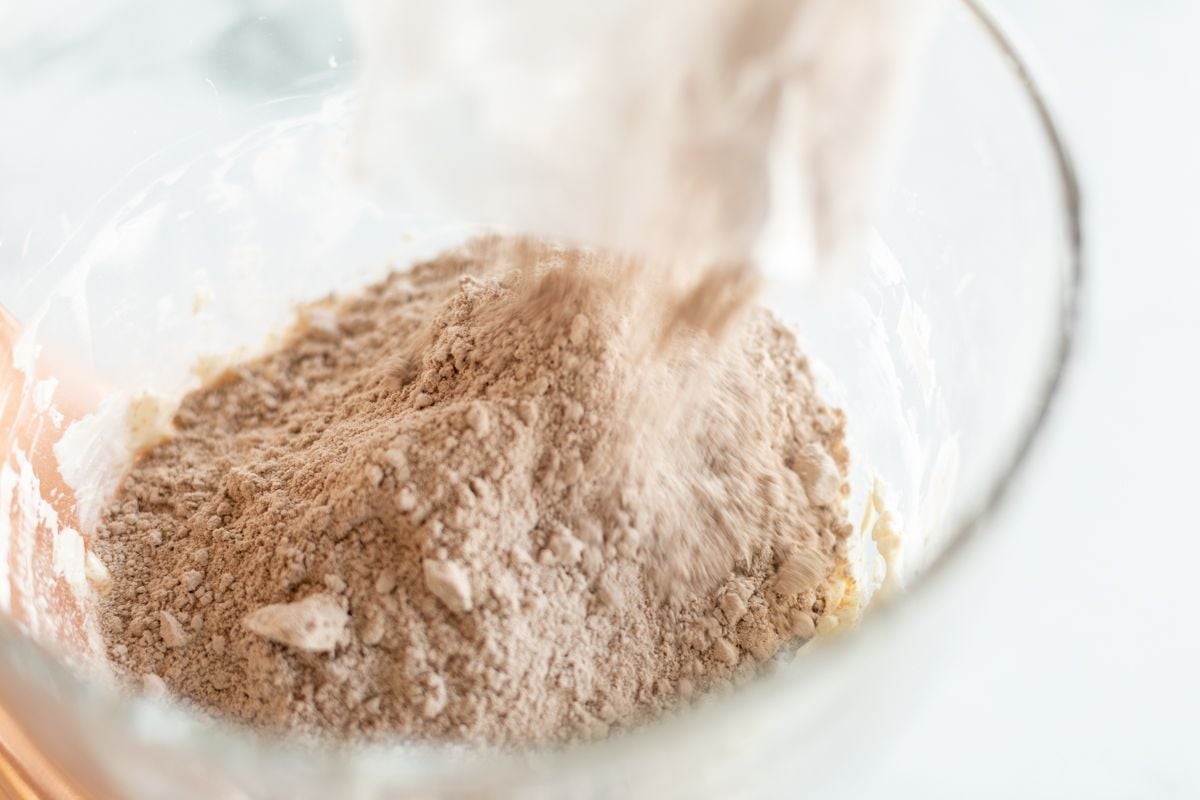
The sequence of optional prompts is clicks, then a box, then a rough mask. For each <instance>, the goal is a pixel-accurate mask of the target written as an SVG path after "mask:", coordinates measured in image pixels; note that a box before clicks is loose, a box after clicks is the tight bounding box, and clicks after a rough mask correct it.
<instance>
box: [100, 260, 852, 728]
mask: <svg viewBox="0 0 1200 800" xmlns="http://www.w3.org/2000/svg"><path fill="white" fill-rule="evenodd" d="M630 269H631V267H630V265H629V264H628V263H624V262H621V261H620V260H618V259H612V258H605V257H601V256H598V255H595V254H590V253H584V252H577V251H567V250H561V249H556V248H553V247H550V246H547V245H541V244H535V243H530V242H511V241H504V240H496V239H487V240H479V241H476V242H473V243H471V244H469V245H467V246H465V247H463V248H462V249H460V250H456V251H453V252H449V253H447V254H445V255H443V256H441V257H439V258H437V259H435V260H433V261H431V262H428V263H423V264H419V265H417V266H415V267H414V268H412V269H411V270H409V271H405V272H397V273H394V274H392V275H391V276H389V277H388V278H387V279H386V280H384V281H382V282H381V283H378V284H376V285H373V286H371V287H369V288H367V289H366V290H364V291H362V292H361V293H359V294H357V295H355V296H353V297H350V298H348V299H344V300H341V301H337V302H334V301H329V302H326V303H322V304H318V305H315V306H312V307H310V308H308V309H306V310H305V311H304V312H303V313H302V317H301V322H300V324H299V325H298V326H297V328H296V330H295V331H294V332H293V333H292V334H291V336H290V338H289V339H288V340H287V342H286V343H285V344H284V345H283V346H282V347H281V348H279V349H278V350H277V351H276V352H273V353H271V354H269V355H267V356H265V357H262V358H259V359H258V360H255V361H252V362H249V363H245V364H242V365H240V366H237V367H236V368H233V369H231V370H230V371H228V372H227V374H226V375H224V376H223V377H222V379H221V380H219V381H218V382H216V383H215V384H213V385H210V386H208V387H206V388H203V389H201V390H198V391H196V392H193V393H192V394H190V395H189V396H187V397H186V398H185V399H184V401H183V403H182V405H181V407H180V409H179V411H178V414H177V416H176V418H175V425H176V428H177V435H176V436H174V438H172V439H171V440H170V441H168V442H166V443H164V444H161V445H159V446H157V447H155V448H153V449H151V450H149V451H148V452H146V453H144V454H143V455H142V457H141V458H140V459H139V460H138V462H137V463H136V465H135V466H134V468H133V470H132V472H131V474H130V475H129V476H128V478H127V479H126V480H125V481H124V483H123V485H122V486H121V488H120V490H119V493H118V496H117V497H116V498H115V499H114V500H113V501H112V503H111V504H110V506H109V508H108V509H107V511H106V513H105V515H104V517H103V521H102V523H101V526H100V528H99V530H98V535H97V538H96V544H95V549H96V552H97V554H98V555H99V556H100V557H101V559H102V560H103V561H104V562H105V564H106V565H107V566H108V568H109V570H110V572H111V573H112V584H111V588H110V589H109V591H108V593H107V594H106V595H105V596H104V598H103V599H102V604H103V614H102V625H103V629H104V634H105V637H106V640H107V643H108V648H109V655H110V657H111V659H112V661H113V662H114V663H115V664H116V665H117V666H118V668H119V669H120V670H121V671H123V672H126V673H128V674H129V675H131V676H132V677H134V678H140V679H141V680H143V681H144V682H146V683H147V684H151V685H154V686H161V684H165V686H166V688H167V689H169V691H170V692H171V693H172V694H173V695H175V696H177V697H179V698H181V699H184V700H186V701H190V702H193V703H195V704H197V705H199V706H201V707H203V708H205V709H208V710H210V711H212V712H214V713H216V714H218V715H221V716H224V717H228V718H233V719H236V720H240V721H244V722H247V723H251V724H254V725H259V726H263V727H266V728H269V729H290V730H293V731H298V732H302V733H313V734H334V735H346V736H351V737H357V738H361V737H368V738H378V737H382V736H399V737H403V738H407V739H414V740H426V741H460V742H470V743H483V744H495V745H522V744H535V743H553V742H564V741H570V740H575V739H580V738H588V737H595V736H600V735H603V734H604V733H606V732H607V731H609V730H611V729H613V728H619V727H622V726H627V725H630V724H633V723H636V722H638V721H640V720H643V719H645V718H648V717H650V716H653V715H654V714H657V713H659V712H661V711H663V710H664V709H667V708H669V707H671V706H673V705H675V704H677V703H679V702H680V701H681V700H683V699H686V698H688V697H691V696H692V695H694V694H697V693H701V692H706V691H709V690H712V689H714V688H719V687H722V686H724V685H727V684H728V682H729V681H731V680H733V679H735V678H739V677H742V676H745V675H747V674H751V673H753V672H754V671H756V670H757V669H758V667H759V665H761V664H763V663H765V662H767V661H769V660H770V659H771V658H772V657H773V656H774V655H775V654H776V653H777V652H778V651H779V650H780V649H781V648H783V647H785V646H787V645H789V644H790V643H795V642H799V641H803V640H805V639H807V638H809V637H811V636H812V635H813V633H814V630H815V628H816V626H818V625H821V626H822V627H823V626H825V625H830V624H833V622H834V621H835V617H834V612H835V611H836V609H837V607H838V605H839V603H841V602H842V598H843V594H844V591H845V588H846V586H847V580H848V579H847V578H846V577H845V575H844V573H843V567H844V564H845V551H846V542H847V538H848V536H849V534H850V531H851V526H850V525H848V524H847V521H846V517H845V511H844V508H843V505H844V495H845V491H846V490H845V488H844V479H845V471H846V463H847V453H846V450H845V446H844V443H843V417H842V415H841V413H840V412H839V411H837V410H836V409H832V408H829V407H827V406H826V405H824V404H823V403H822V401H821V399H820V398H819V397H818V396H817V395H816V393H815V391H814V388H813V383H812V379H811V375H810V372H809V369H808V365H807V362H806V360H805V358H804V356H803V355H802V354H801V353H800V352H799V350H798V349H797V345H796V341H795V339H794V338H793V336H792V334H791V333H790V332H789V331H788V330H787V329H786V328H785V327H784V326H783V325H782V324H781V323H780V322H779V321H778V320H777V319H775V318H774V317H773V316H772V315H771V314H770V313H768V312H767V311H765V310H763V309H761V308H750V309H748V310H745V311H744V312H742V314H741V316H740V317H739V319H738V321H737V322H735V323H734V324H732V326H731V329H732V330H731V332H730V333H728V334H727V335H726V336H724V337H723V338H722V339H721V340H720V341H718V340H717V339H716V338H715V337H713V336H711V335H709V334H708V333H706V332H705V331H702V330H693V329H686V328H684V329H677V327H676V326H675V325H674V323H672V322H670V321H669V319H668V318H669V317H671V315H669V314H666V313H665V312H664V311H663V310H662V309H664V308H665V307H666V306H665V305H664V304H662V303H660V302H659V300H660V299H661V298H658V297H656V296H655V295H654V294H653V293H647V292H645V291H643V290H640V289H635V288H633V287H634V286H635V285H636V284H637V282H636V281H631V280H630ZM675 319H677V315H676V317H675ZM160 682H161V683H160Z"/></svg>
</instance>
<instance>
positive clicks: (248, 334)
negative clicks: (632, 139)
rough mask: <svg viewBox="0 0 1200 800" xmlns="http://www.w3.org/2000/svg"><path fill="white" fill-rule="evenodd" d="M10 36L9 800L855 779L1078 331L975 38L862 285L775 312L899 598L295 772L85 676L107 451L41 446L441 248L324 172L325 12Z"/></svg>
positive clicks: (1046, 227)
mask: <svg viewBox="0 0 1200 800" xmlns="http://www.w3.org/2000/svg"><path fill="white" fill-rule="evenodd" d="M30 5H34V4H30ZM10 13H14V14H19V15H21V16H19V17H18V18H16V19H15V22H14V23H13V24H10V25H8V26H7V28H6V32H5V34H4V37H5V38H4V39H0V107H3V108H4V109H5V113H6V123H5V131H4V133H3V134H0V135H3V137H4V139H3V142H4V146H3V147H2V148H0V185H2V186H4V191H3V193H2V194H0V220H2V222H0V225H2V227H0V301H2V302H3V305H4V306H5V307H6V308H7V310H8V311H7V313H6V312H3V311H0V464H2V468H0V609H3V611H4V613H3V615H2V616H0V708H2V709H3V711H2V713H0V732H2V734H3V735H2V737H0V738H2V741H3V745H4V748H5V751H4V754H5V760H4V762H3V763H4V769H3V770H2V773H0V774H2V776H3V777H4V779H5V780H7V781H9V782H10V783H11V784H13V785H14V786H19V787H24V788H25V789H26V790H28V791H31V792H38V793H41V794H43V795H45V796H64V797H67V796H80V795H85V796H95V797H109V796H111V797H125V796H130V797H173V798H185V797H246V796H254V797H288V798H298V797H330V796H336V797H364V798H373V797H421V798H429V797H470V796H487V797H495V796H509V795H512V796H520V797H531V796H572V797H575V796H579V797H584V796H586V797H613V796H620V797H627V796H643V795H644V796H653V797H673V796H677V797H695V796H720V797H726V796H733V795H738V796H748V795H753V794H757V793H763V794H775V795H779V796H794V795H795V794H797V792H798V790H799V789H800V788H803V789H804V790H805V791H811V792H814V793H815V792H817V791H822V790H829V789H841V790H848V788H849V787H852V786H853V784H854V776H855V774H856V773H861V772H862V771H863V770H864V769H866V768H867V766H866V765H868V764H869V759H870V758H871V757H872V754H873V753H878V752H879V748H881V747H882V746H883V745H884V743H885V742H886V739H887V736H888V735H889V734H890V733H891V732H894V731H895V730H897V729H898V728H899V727H901V726H902V725H903V720H904V718H905V714H906V713H908V712H909V711H911V710H912V708H914V707H915V706H916V705H917V703H918V702H919V697H920V687H921V686H922V685H923V684H927V683H928V682H929V681H930V680H932V679H934V677H935V676H936V664H937V663H938V662H939V659H940V658H941V654H942V652H943V651H944V649H945V648H946V647H948V646H949V644H950V643H951V642H952V641H953V630H954V628H955V626H961V625H965V624H969V615H970V597H971V595H972V592H971V589H972V588H974V583H973V582H978V581H980V580H985V577H981V575H982V574H983V573H982V572H981V567H980V564H981V563H982V562H983V561H984V560H985V559H984V558H983V557H982V555H981V553H984V552H986V549H987V547H989V546H993V545H992V543H991V542H990V541H988V540H992V539H995V537H994V536H988V537H984V536H981V532H982V531H983V530H984V529H990V528H991V527H992V526H991V525H989V523H990V522H992V521H993V519H994V514H993V512H994V511H995V510H996V508H997V507H998V505H999V504H1000V501H1001V500H1002V499H1003V498H1004V497H1005V496H1006V493H1007V490H1008V488H1009V486H1010V485H1011V484H1012V482H1013V480H1014V476H1015V474H1016V473H1017V471H1018V468H1019V467H1020V465H1021V464H1022V463H1023V462H1024V460H1025V459H1026V457H1027V455H1028V452H1029V450H1030V447H1031V445H1032V444H1033V442H1034V440H1035V438H1036V436H1037V433H1038V431H1039V430H1040V428H1041V426H1042V424H1043V421H1044V419H1045V416H1046V413H1047V410H1048V408H1049V405H1050V403H1051V400H1052V398H1053V396H1054V393H1055V390H1056V387H1057V385H1058V382H1059V380H1060V377H1061V374H1062V369H1063V366H1064V362H1065V359H1066V355H1067V352H1068V349H1069V343H1070V339H1071V335H1072V331H1073V327H1074V317H1075V311H1076V303H1077V293H1078V286H1079V277H1080V231H1079V208H1078V195H1077V190H1076V186H1075V183H1074V179H1073V176H1072V172H1071V169H1070V166H1069V164H1068V162H1067V159H1066V156H1065V153H1064V150H1063V146H1062V143H1061V141H1060V140H1059V137H1058V135H1057V133H1056V132H1055V129H1054V126H1053V124H1052V121H1051V119H1050V117H1049V115H1048V114H1047V110H1046V107H1045V105H1044V103H1043V100H1042V98H1041V96H1040V94H1039V93H1038V91H1037V89H1036V88H1035V86H1034V84H1033V82H1032V80H1031V78H1030V76H1029V74H1028V72H1027V70H1026V68H1025V67H1024V66H1023V64H1022V62H1021V61H1020V59H1019V58H1018V57H1017V55H1016V53H1015V51H1014V49H1013V48H1012V46H1011V45H1010V44H1009V42H1008V40H1007V39H1006V38H1005V37H1004V36H1003V35H1002V34H1001V32H1000V30H999V28H998V27H997V26H996V25H995V23H994V22H993V20H992V18H991V17H989V16H988V15H987V14H986V13H984V12H983V11H982V10H981V9H980V8H979V7H978V6H976V5H975V3H973V2H960V3H957V4H953V5H952V7H950V8H949V9H947V11H946V12H945V15H944V18H943V19H942V20H941V22H940V24H939V26H938V28H937V30H936V33H935V35H934V36H933V39H932V42H931V47H930V51H929V55H928V59H927V64H926V68H925V70H924V78H923V81H922V84H921V88H920V93H919V97H918V99H917V102H916V108H915V113H914V114H913V117H912V119H913V125H912V128H911V130H910V131H909V133H908V135H907V136H906V137H905V139H904V142H903V144H902V147H901V150H900V153H899V159H898V165H899V166H898V171H897V173H896V175H895V177H894V180H893V182H892V186H893V187H894V188H893V189H892V190H891V191H890V192H889V193H888V194H887V196H886V197H885V198H884V201H883V203H882V204H881V207H880V210H879V213H878V216H877V225H876V236H875V237H874V238H873V241H872V242H871V246H870V248H869V249H870V253H869V256H870V258H869V263H868V264H867V265H866V266H864V267H863V268H862V269H861V270H859V271H858V272H856V273H855V274H854V275H852V276H850V277H849V278H848V279H847V280H846V281H844V282H839V283H837V285H805V286H800V285H789V284H787V283H786V282H783V283H778V284H776V285H773V286H772V287H770V289H769V290H768V292H767V293H766V295H765V297H766V300H767V302H768V303H769V304H770V305H772V306H774V307H775V308H776V309H777V310H778V311H779V312H780V313H781V314H782V315H784V316H785V318H787V319H789V320H792V321H795V322H796V323H797V327H798V330H799V331H800V333H801V336H802V339H803V341H804V342H805V346H806V347H807V349H808V352H810V353H812V354H814V355H815V356H816V357H817V358H818V359H819V360H820V361H821V362H822V363H823V364H824V365H825V366H826V367H827V368H828V369H827V372H828V376H829V377H828V378H827V379H826V381H825V383H826V386H825V389H826V391H827V392H828V393H830V394H831V395H832V396H833V398H834V399H835V400H836V401H837V402H838V403H840V404H841V405H842V407H843V408H845V410H846V412H847V415H848V417H849V420H850V426H851V430H850V435H851V437H852V453H853V454H854V457H855V465H854V474H853V475H852V484H853V487H854V494H853V497H852V501H851V502H852V508H851V513H852V515H857V514H860V513H861V512H862V511H863V510H864V508H865V506H866V504H867V503H868V502H869V499H870V498H869V495H870V492H871V489H872V487H873V486H875V485H876V484H875V481H876V479H877V478H878V479H881V480H882V482H883V484H886V486H887V487H888V488H887V491H886V492H885V496H886V505H887V507H888V508H889V509H890V510H891V511H892V512H894V513H895V515H896V517H897V518H898V520H899V528H900V530H901V531H902V534H903V540H904V542H905V543H906V545H905V548H904V550H903V554H904V560H903V562H900V561H897V562H896V563H895V564H894V565H893V566H894V572H893V575H894V576H896V577H897V578H899V580H896V584H897V586H896V590H895V591H894V592H892V593H891V594H890V596H888V597H887V598H884V599H881V600H879V601H878V602H876V603H875V604H874V606H873V607H872V608H871V609H870V610H869V611H868V613H867V615H866V618H865V619H864V620H863V621H862V623H861V624H860V625H858V626H857V627H856V628H855V629H854V630H852V631H848V632H845V633H842V634H839V635H836V636H832V637H829V638H827V639H822V640H818V641H817V642H816V643H814V644H812V645H810V646H807V647H805V648H803V649H802V650H801V651H800V652H799V653H798V654H797V655H796V657H795V658H794V659H792V660H790V661H789V662H787V663H781V664H779V665H778V666H777V667H776V668H775V669H773V671H772V672H771V674H770V675H768V676H766V677H764V678H762V679H761V680H757V681H753V682H751V683H750V684H748V685H746V686H744V687H742V688H739V689H737V690H735V691H733V692H731V693H729V694H727V695H724V696H720V697H713V698H709V699H707V700H705V701H704V702H701V703H700V704H698V706H697V707H695V708H693V709H689V710H686V711H683V712H681V713H679V714H676V715H674V716H671V717H669V718H667V719H663V720H661V721H659V722H657V723H655V724H653V725H649V726H646V727H644V728H641V729H638V730H636V731H633V732H631V733H629V734H626V735H622V736H619V737H616V738H614V739H612V740H610V741H606V742H602V743H599V744H592V745H587V746H580V747H575V748H570V749H567V750H566V751H561V752H536V753H526V754H520V755H482V754H477V753H470V752H463V751H457V750H454V751H452V750H446V749H438V748H431V747H413V746H409V745H396V746H393V747H383V746H373V747H351V746H343V747H333V746H329V747H324V748H313V747H306V746H303V745H300V744H298V743H293V742H289V741H286V740H282V739H271V738H265V737H261V736H259V735H256V734H254V733H251V732H247V731H244V730H241V729H238V728H234V727H230V726H226V725H222V724H215V723H212V722H209V721H205V720H204V719H202V718H201V717H199V716H197V715H194V714H191V713H189V712H188V711H187V710H185V709H181V708H178V707H174V706H170V705H168V704H164V703H161V702H159V701H156V700H154V699H152V698H144V697H131V696H129V695H128V694H125V693H122V692H121V691H120V690H119V689H118V688H117V687H116V686H115V685H114V684H113V682H112V681H111V680H110V679H106V678H105V677H104V676H103V675H99V674H96V673H95V672H94V671H93V670H91V669H90V667H89V663H90V662H91V659H92V657H93V656H94V655H95V653H96V652H98V651H99V650H100V647H99V645H98V644H97V640H96V638H95V634H94V632H91V633H89V619H90V617H89V613H90V612H89V611H88V608H87V607H86V604H85V603H83V602H81V600H80V598H81V597H82V596H83V595H84V594H85V590H86V584H87V576H88V575H89V574H91V576H92V577H93V578H95V577H96V576H95V566H94V565H93V564H91V563H90V562H89V560H88V558H87V555H86V553H87V549H86V540H87V535H88V532H89V520H90V518H91V515H92V513H93V512H94V508H95V503H96V501H97V500H98V499H101V498H100V497H99V496H98V495H97V496H91V497H83V496H78V497H77V496H75V495H74V494H73V493H71V492H70V491H69V490H67V489H66V488H65V484H64V481H63V478H64V476H71V475H75V476H78V474H80V472H81V471H82V472H86V471H88V470H92V471H95V472H101V471H103V470H104V469H105V468H106V465H108V467H107V468H109V469H111V463H110V462H111V459H110V456H111V452H110V450H111V447H110V445H111V442H108V441H106V440H105V438H104V436H103V435H101V433H102V431H101V433H97V434H96V435H95V436H93V437H92V438H90V439H89V438H88V433H87V431H88V429H77V430H76V432H77V433H78V432H79V430H83V433H82V437H83V438H82V440H80V439H79V437H78V436H77V437H76V440H75V444H76V445H80V442H81V441H82V445H83V446H82V447H79V446H76V447H75V448H73V449H71V450H70V452H69V454H68V451H66V450H64V449H63V448H62V447H61V446H60V447H59V448H58V449H57V450H56V443H57V442H58V441H59V439H60V438H61V436H62V431H63V430H64V429H65V428H67V427H68V426H69V425H70V424H71V423H72V421H73V420H77V419H79V418H81V417H82V416H83V415H86V414H88V413H90V412H92V411H95V410H96V409H97V408H101V407H105V404H106V403H107V404H109V405H111V404H113V403H116V402H118V400H119V399H120V398H123V397H128V396H130V395H131V394H132V393H135V392H138V391H140V390H143V389H146V388H148V387H149V388H153V389H156V390H158V391H161V392H164V393H168V394H170V393H177V392H179V391H180V390H182V389H184V388H186V387H187V386H188V385H190V384H189V381H194V378H193V377H192V375H191V372H190V369H191V367H192V365H193V364H195V363H196V361H197V359H199V358H201V357H203V356H206V355H211V354H213V353H223V352H230V351H232V350H235V349H236V348H238V347H247V346H254V345H255V344H256V343H259V342H261V341H263V340H264V339H265V338H266V337H267V335H268V334H269V333H270V332H271V331H272V330H273V329H275V328H277V327H278V326H279V325H280V324H281V323H283V322H285V321H286V320H287V318H288V317H289V314H290V312H291V310H292V309H293V307H294V304H295V303H296V302H298V301H302V300H308V299H313V298H315V297H318V296H321V295H323V294H325V293H327V292H328V291H330V290H332V289H346V288H349V287H353V286H355V285H359V284H362V283H364V282H365V281H367V280H369V279H370V278H371V277H372V276H375V275H379V274H381V273H382V272H383V271H384V270H385V269H386V268H388V266H389V265H399V266H403V265H405V264H407V263H410V262H411V261H412V260H413V259H416V258H419V257H423V256H427V255H432V254H434V253H436V252H438V251H439V250H441V249H443V248H444V247H445V246H446V245H448V244H450V243H453V242H456V241H458V240H459V239H460V238H461V237H462V236H463V235H464V230H465V228H464V227H463V226H461V225H453V224H445V225H437V224H430V223H429V222H428V220H422V219H421V218H420V217H419V216H417V215H416V214H405V213H399V212H395V211H386V210H383V209H380V208H377V207H376V206H374V205H373V204H372V203H371V202H370V201H369V200H367V199H365V198H364V196H363V195H362V194H361V193H360V192H359V191H358V190H357V189H355V188H354V187H353V186H352V185H349V184H348V183H347V182H346V180H345V179H344V174H345V172H344V170H343V168H342V157H343V155H344V152H345V149H346V139H347V130H348V122H349V111H348V109H349V103H348V86H349V78H350V76H351V74H352V73H353V65H354V62H353V53H352V52H351V51H350V48H349V46H348V45H347V42H348V40H349V37H348V34H347V33H346V31H345V28H344V24H343V21H342V20H341V19H340V17H338V16H337V15H336V9H335V8H331V7H329V6H328V5H327V4H321V3H315V2H308V3H289V4H283V3H277V2H260V3H257V4H254V5H253V6H248V5H242V4H234V3H232V2H231V3H221V2H214V3H211V4H185V3H176V2H171V3H162V2H149V0H146V1H145V2H138V1H137V0H135V1H134V2H125V3H118V4H92V3H82V2H81V3H79V4H77V6H76V7H75V8H74V9H73V11H72V13H69V14H66V13H62V12H61V10H56V11H54V12H50V11H46V10H44V9H39V8H28V9H22V10H20V11H15V10H14V11H12V12H10ZM52 13H53V14H54V17H53V18H50V17H49V15H50V14H52ZM10 123H11V124H10ZM417 211H419V210H417ZM10 315H11V316H10ZM65 365H70V366H69V367H68V366H65ZM95 430H97V431H100V430H101V429H100V428H96V429H95ZM109 477H111V476H109ZM883 484H880V485H883ZM855 518H856V517H855Z"/></svg>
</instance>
